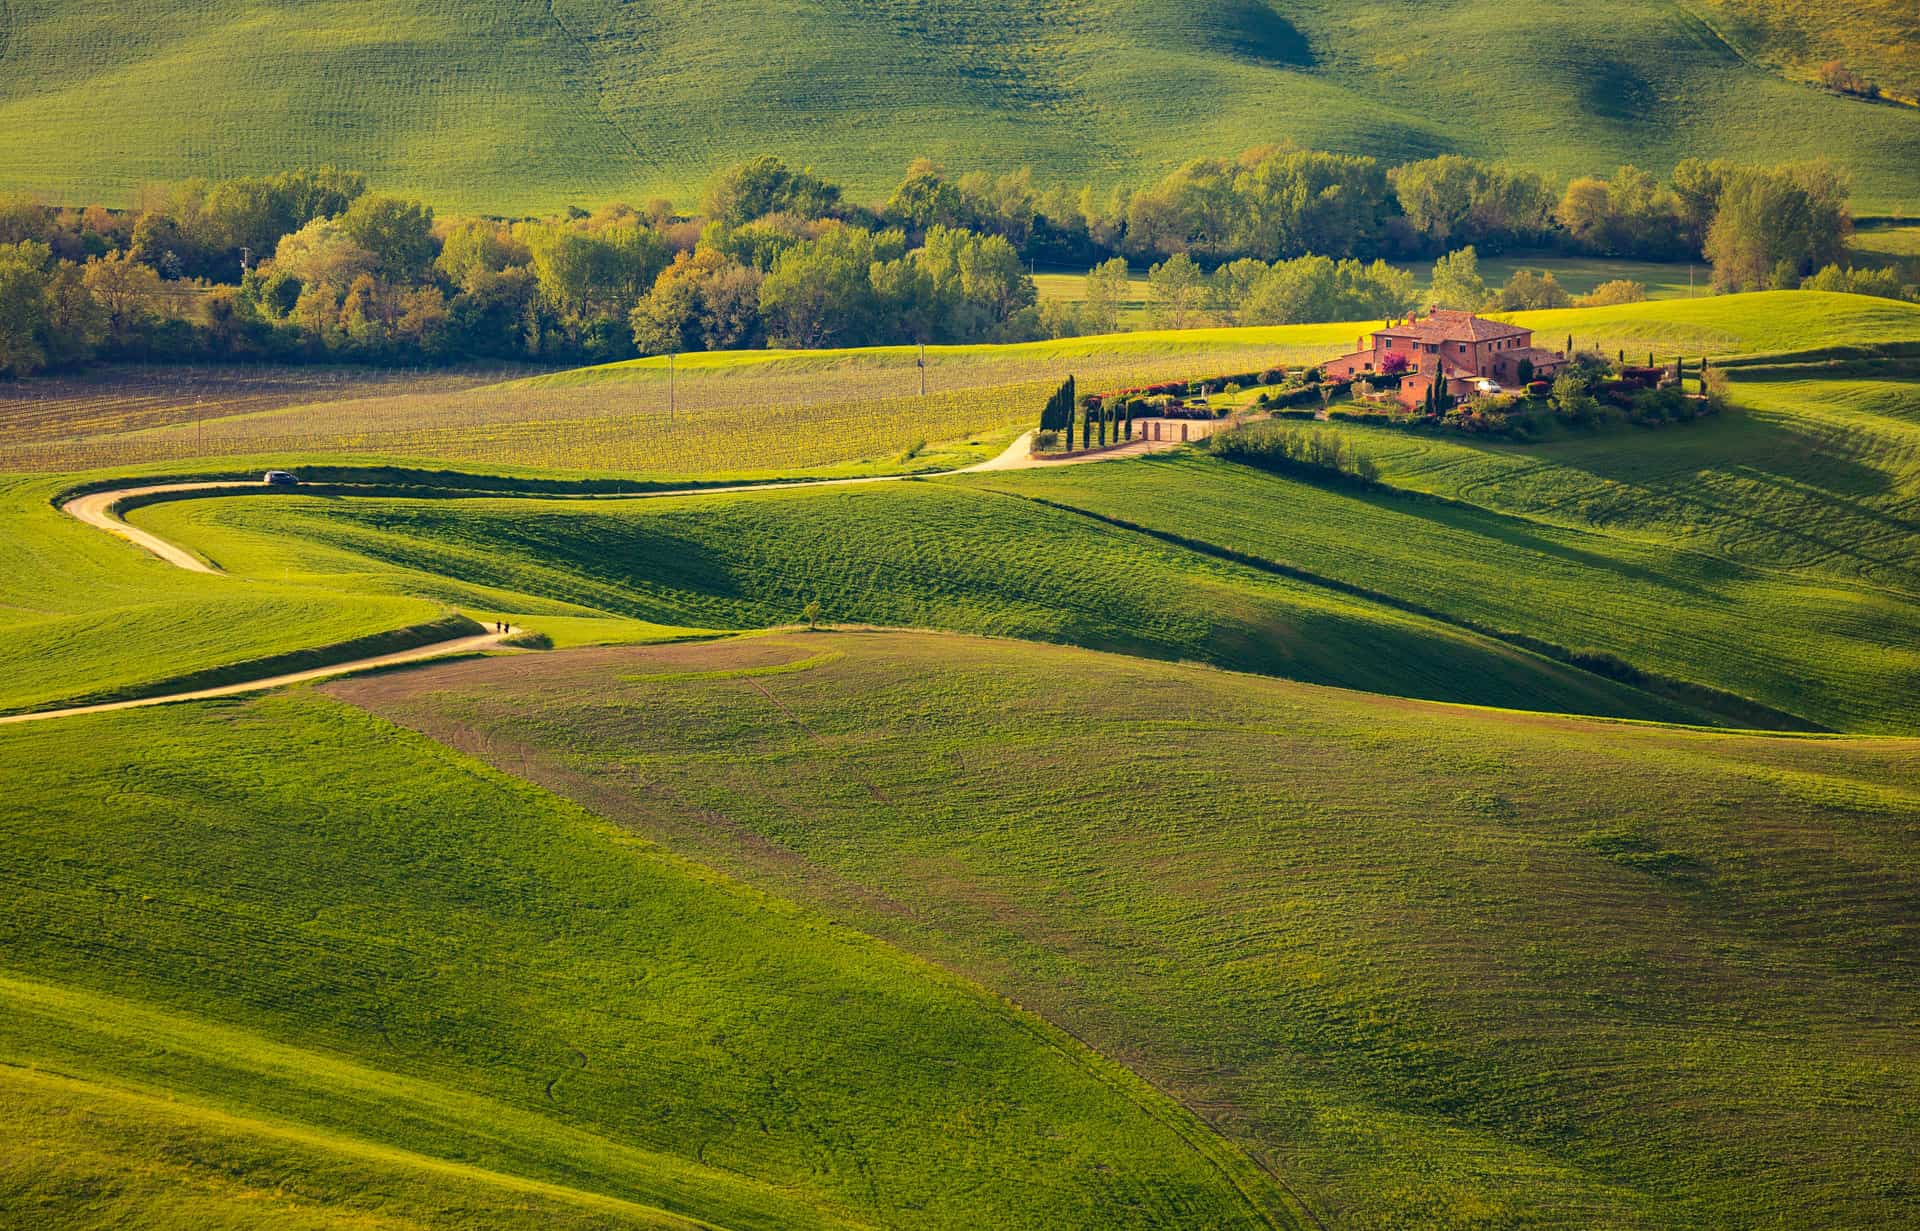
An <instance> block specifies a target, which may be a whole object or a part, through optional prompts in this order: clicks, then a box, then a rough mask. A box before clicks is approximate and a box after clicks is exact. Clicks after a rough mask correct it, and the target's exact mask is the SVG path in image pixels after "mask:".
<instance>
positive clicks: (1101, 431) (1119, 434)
mask: <svg viewBox="0 0 1920 1231" xmlns="http://www.w3.org/2000/svg"><path fill="white" fill-rule="evenodd" d="M1076 417H1077V418H1078V419H1079V421H1080V447H1081V448H1082V449H1090V448H1093V447H1094V445H1095V439H1094V437H1095V434H1096V433H1098V436H1099V440H1098V444H1099V445H1100V447H1102V448H1104V447H1105V446H1106V443H1107V429H1108V425H1109V424H1111V425H1112V428H1113V439H1114V442H1115V443H1116V444H1117V443H1119V442H1120V441H1121V440H1123V439H1124V440H1132V439H1133V403H1132V402H1131V401H1129V400H1127V399H1124V398H1123V399H1121V400H1119V401H1118V402H1115V403H1113V404H1107V403H1104V402H1102V401H1101V400H1100V399H1099V398H1096V397H1093V396H1091V395H1089V396H1087V397H1085V398H1078V397H1076V396H1075V386H1074V380H1073V377H1071V376H1069V377H1067V379H1066V380H1065V382H1063V383H1062V384H1061V386H1060V387H1059V388H1058V389H1055V390H1054V391H1053V396H1052V397H1050V398H1048V399H1047V404H1046V406H1045V407H1044V408H1043V409H1042V410H1041V411H1040V430H1041V431H1043V432H1058V433H1060V438H1061V441H1062V443H1063V444H1064V445H1065V446H1066V447H1067V448H1068V449H1072V448H1073V424H1074V420H1075V418H1076ZM1123 433H1124V435H1123Z"/></svg>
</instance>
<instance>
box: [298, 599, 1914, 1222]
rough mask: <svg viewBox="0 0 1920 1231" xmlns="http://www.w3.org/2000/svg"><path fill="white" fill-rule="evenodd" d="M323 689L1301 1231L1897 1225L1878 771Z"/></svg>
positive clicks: (1124, 665) (1480, 734) (1271, 725)
mask: <svg viewBox="0 0 1920 1231" xmlns="http://www.w3.org/2000/svg"><path fill="white" fill-rule="evenodd" d="M781 665H788V666H790V667H799V668H803V669H789V670H785V671H778V672H776V671H773V670H769V668H773V667H777V666H781ZM329 691H331V692H334V693H336V694H338V695H344V696H346V697H348V698H349V699H352V700H355V701H357V702H358V703H361V704H364V705H367V706H369V707H371V708H373V709H374V710H376V711H377V712H380V713H382V714H384V715H387V716H390V717H393V718H395V719H397V720H399V721H401V722H403V723H405V724H408V725H412V726H416V727H418V728H419V729H422V730H424V731H427V732H429V733H432V734H435V735H437V736H439V737H441V738H443V739H446V740H448V741H449V742H451V743H453V744H455V745H456V746H460V747H463V748H467V749H470V750H472V751H475V752H477V753H479V754H480V755H482V756H486V757H489V758H492V759H494V760H495V761H496V762H497V763H499V764H502V765H507V766H511V767H512V768H513V769H514V770H515V771H516V772H518V773H523V774H526V775H527V776H529V777H531V778H532V779H533V780H535V781H538V782H542V783H544V784H546V785H548V786H550V787H552V788H553V789H556V790H558V791H561V792H563V793H567V794H570V795H572V796H574V797H575V798H577V799H580V800H581V801H583V802H586V803H588V804H589V805H590V806H591V807H593V808H594V809H595V810H597V811H598V812H600V813H601V814H603V815H606V816H608V817H611V818H614V819H616V820H618V821H619V822H620V823H622V824H625V825H628V826H631V827H633V828H635V829H636V830H637V831H638V832H641V833H644V834H647V835H649V836H652V837H654V838H656V839H657V840H659V841H661V842H662V843H664V844H666V845H668V846H669V847H671V848H673V849H675V850H679V851H682V852H685V853H688V854H691V855H693V856H694V857H696V858H699V859H702V860H704V861H707V862H710V863H712V864H714V865H716V866H718V867H722V868H726V869H728V870H730V871H733V872H735V873H737V874H739V875H741V876H743V877H746V878H748V879H751V880H754V881H756V882H758V883H760V884H761V885H763V886H765V887H767V888H769V889H771V890H773V891H775V892H778V893H782V894H787V895H791V896H794V897H796V898H799V899H802V900H806V901H810V902H814V903H817V904H819V905H820V906H821V907H822V908H823V909H826V910H828V911H830V912H832V913H834V914H835V915H837V916H838V917H840V918H843V919H845V920H847V921H848V922H850V923H853V924H855V925H856V926H859V927H861V928H865V929H868V930H870V931H872V932H874V933H875V934H877V935H880V936H883V937H886V938H889V939H890V940H893V941H894V942H896V943H898V944H900V945H902V946H904V947H907V948H909V949H912V950H915V951H917V952H919V953H921V954H923V955H925V956H927V957H929V958H931V959H933V960H935V961H937V962H940V963H941V964H943V965H946V966H948V967H950V968H952V969H955V970H958V971H961V972H963V973H966V974H968V975H970V976H972V977H974V978H977V979H979V980H980V981H982V982H984V983H986V984H987V985H989V986H991V987H994V988H996V989H997V990H1000V991H1002V992H1003V993H1005V994H1007V995H1010V996H1012V997H1013V998H1014V999H1016V1000H1018V1001H1019V1002H1020V1003H1022V1004H1027V1005H1031V1006H1033V1007H1035V1008H1036V1009H1037V1010H1038V1011H1040V1012H1042V1013H1043V1014H1045V1015H1047V1016H1048V1017H1049V1018H1051V1019H1052V1020H1055V1021H1057V1022H1060V1023H1061V1024H1062V1025H1063V1026H1065V1027H1066V1028H1067V1029H1069V1030H1071V1031H1073V1032H1074V1033H1075V1034H1077V1035H1079V1036H1080V1037H1082V1038H1085V1039H1087V1040H1088V1041H1089V1042H1090V1043H1092V1044H1093V1045H1094V1046H1095V1047H1097V1048H1099V1049H1100V1050H1102V1051H1104V1052H1106V1053H1107V1054H1110V1055H1113V1056H1116V1057H1119V1058H1122V1059H1124V1060H1125V1061H1126V1062H1127V1063H1129V1064H1130V1065H1131V1066H1133V1067H1134V1068H1135V1069H1136V1070H1138V1071H1139V1072H1141V1073H1143V1074H1144V1075H1146V1076H1147V1077H1148V1078H1149V1079H1150V1080H1153V1081H1154V1082H1156V1083H1157V1084H1159V1085H1161V1086H1162V1087H1163V1088H1165V1089H1168V1090H1170V1091H1172V1092H1174V1093H1176V1094H1177V1095H1179V1096H1180V1097H1181V1098H1183V1099H1184V1100H1185V1101H1186V1102H1188V1103H1189V1105H1191V1106H1194V1107H1196V1108H1199V1109H1201V1111H1202V1113H1203V1114H1204V1115H1205V1116H1206V1117H1207V1118H1208V1119H1209V1120H1210V1121H1211V1122H1212V1123H1214V1124H1215V1125H1216V1126H1218V1127H1220V1128H1221V1129H1222V1131H1224V1132H1225V1133H1227V1134H1228V1135H1229V1136H1230V1137H1232V1138H1234V1139H1236V1140H1238V1141H1239V1142H1241V1143H1243V1144H1244V1145H1245V1146H1246V1147H1247V1148H1248V1149H1249V1150H1251V1151H1253V1152H1255V1153H1256V1154H1257V1155H1259V1156H1261V1157H1263V1158H1264V1159H1266V1160H1267V1161H1268V1162H1269V1163H1270V1164H1271V1165H1272V1166H1273V1167H1274V1168H1275V1170H1276V1171H1277V1172H1278V1173H1279V1174H1280V1175H1281V1176H1282V1177H1284V1178H1285V1179H1286V1180H1287V1182H1288V1183H1289V1185H1290V1186H1292V1187H1293V1188H1294V1189H1295V1190H1296V1191H1298V1192H1299V1193H1301V1194H1302V1196H1303V1197H1304V1198H1305V1200H1306V1201H1307V1203H1308V1205H1309V1206H1310V1207H1311V1208H1313V1209H1314V1211H1315V1212H1316V1214H1317V1215H1318V1216H1319V1218H1320V1219H1321V1220H1322V1222H1323V1224H1324V1225H1326V1226H1328V1227H1355V1228H1359V1227H1369V1228H1372V1227H1408V1228H1411V1227H1420V1228H1476V1229H1480V1231H1492V1229H1496V1228H1520V1227H1534V1228H1539V1227H1567V1228H1582V1229H1585V1228H1595V1227H1609V1228H1640V1227H1645V1228H1654V1227H1674V1228H1680V1227H1686V1228H1722V1227H1725V1228H1735V1227H1752V1226H1828V1227H1841V1226H1847V1227H1869V1226H1892V1225H1901V1224H1904V1223H1908V1222H1911V1221H1913V1220H1914V1219H1915V1218H1916V1217H1920V1192H1917V1191H1916V1190H1915V1188H1914V1186H1913V1184H1912V1166H1911V1164H1912V1157H1913V1150H1914V1148H1915V1145H1916V1142H1920V1120H1916V1119H1915V1116H1914V1110H1913V1109H1914V1108H1915V1107H1916V1106H1920V1050H1917V1049H1916V1044H1915V1036H1914V1035H1913V1033H1912V1031H1911V1029H1910V1025H1911V1022H1912V1020H1913V1018H1914V1015H1915V1013H1916V1011H1920V968H1916V965H1915V961H1914V954H1915V952H1916V950H1915V942H1916V940H1920V936H1916V935H1915V926H1916V924H1915V921H1916V919H1920V913H1917V911H1916V908H1917V907H1920V866H1916V862H1915V851H1916V848H1915V846H1914V844H1913V841H1912V838H1913V834H1914V832H1915V827H1916V825H1920V795H1916V793H1915V791H1914V789H1913V787H1914V783H1915V782H1916V781H1920V777H1917V775H1920V745H1916V744H1915V743H1914V742H1913V741H1911V740H1901V741H1892V740H1861V739H1847V740H1834V739H1805V738H1802V739H1777V738H1758V737H1751V736H1728V735H1722V734H1717V733H1708V732H1692V731H1679V730H1673V729H1663V728H1641V727H1632V726H1624V725H1618V724H1603V723H1594V722H1588V721H1579V720H1568V719H1560V718H1551V717H1540V716H1526V715H1515V714H1507V713H1498V712H1486V711H1464V710H1450V709H1444V708H1440V707H1433V706H1428V705H1423V704H1417V703H1412V702H1397V701H1389V700H1383V699H1380V698H1375V697H1363V696H1356V695H1353V694H1347V693H1338V692H1331V691H1326V690H1321V689H1315V688H1310V687H1305V686H1301V685H1296V684H1289V683H1282V682H1278V681H1265V680H1259V679H1254V678H1250V677H1245V676H1234V675H1228V674H1222V673H1216V672H1211V671H1207V670H1204V669H1197V668H1192V667H1184V666H1173V665H1164V664H1153V663H1144V662H1140V661H1137V660H1128V659H1122V658H1116V657H1108V656H1102V655H1093V654H1088V653H1085V652H1083V651H1077V650H1064V649H1059V648H1052V647H1039V646H1031V645H1022V644H1018V643H1009V642H1001V641H991V642H989V641H974V640H969V639H964V638H953V637H944V636H936V635H928V634H917V633H915V634H904V633H903V634H817V635H804V634H802V635H791V636H786V637H780V638H768V639H761V640H757V641H744V642H732V643H721V644H714V645H706V646H690V647H678V648H672V649H647V650H636V651H585V652H581V653H578V654H568V655H558V656H549V657H548V658H547V659H546V660H545V661H544V662H542V663H540V664H539V669H538V670H537V671H535V670H531V669H529V668H528V667H527V665H526V664H524V663H513V662H506V661H493V662H482V663H472V664H458V665H450V666H447V667H444V668H434V669H431V670H428V671H425V672H421V673H418V674H414V675H406V676H395V677H391V678H389V679H384V680H366V681H354V682H349V683H346V684H342V685H335V686H332V687H330V689H329ZM716 818H724V824H722V823H716Z"/></svg>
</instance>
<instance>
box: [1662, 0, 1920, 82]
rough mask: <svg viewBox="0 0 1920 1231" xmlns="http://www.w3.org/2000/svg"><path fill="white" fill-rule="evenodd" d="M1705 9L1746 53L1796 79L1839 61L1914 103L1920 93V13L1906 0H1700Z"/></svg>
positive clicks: (1724, 34)
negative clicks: (1829, 0)
mask: <svg viewBox="0 0 1920 1231" xmlns="http://www.w3.org/2000/svg"><path fill="white" fill-rule="evenodd" d="M1700 11H1701V14H1702V15H1703V16H1704V17H1705V18H1706V19H1707V20H1708V21H1711V22H1712V23H1713V25H1714V28H1715V29H1716V30H1718V31H1719V32H1720V33H1721V34H1722V35H1723V36H1725V37H1726V38H1727V40H1728V41H1729V42H1730V43H1731V44H1732V45H1733V46H1734V47H1737V48H1738V49H1739V50H1740V51H1741V52H1742V53H1744V54H1746V55H1748V56H1751V57H1752V58H1754V59H1756V60H1759V61H1761V62H1763V63H1766V64H1770V65H1774V66H1778V67H1780V68H1783V69H1785V70H1786V71H1787V72H1788V73H1789V74H1791V75H1793V76H1796V77H1799V78H1801V79H1811V78H1812V77H1813V76H1814V75H1815V73H1816V72H1817V71H1818V69H1819V67H1820V66H1821V65H1822V64H1824V63H1826V62H1827V61H1829V60H1839V61H1841V62H1842V63H1844V64H1845V65H1846V66H1847V67H1849V68H1851V69H1853V70H1854V71H1856V72H1859V73H1862V74H1864V75H1865V76H1867V77H1870V78H1872V79H1874V80H1875V81H1877V82H1879V83H1880V85H1881V87H1882V88H1883V89H1886V90H1887V91H1889V92H1891V93H1893V94H1896V95H1903V96H1904V97H1905V98H1906V100H1908V101H1912V100H1913V98H1914V96H1915V95H1916V94H1920V12H1916V11H1915V9H1914V7H1913V6H1912V5H1911V4H1906V3H1903V2H1902V0H1860V2H1858V3H1853V4H1846V5H1832V4H1824V3H1821V2H1820V0H1700Z"/></svg>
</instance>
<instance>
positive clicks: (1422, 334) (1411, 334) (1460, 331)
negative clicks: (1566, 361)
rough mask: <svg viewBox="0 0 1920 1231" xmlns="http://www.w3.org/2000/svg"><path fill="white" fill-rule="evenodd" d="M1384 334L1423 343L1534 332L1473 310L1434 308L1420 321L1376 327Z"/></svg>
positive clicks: (1472, 339)
mask: <svg viewBox="0 0 1920 1231" xmlns="http://www.w3.org/2000/svg"><path fill="white" fill-rule="evenodd" d="M1375 332H1376V333H1378V334H1379V335H1380V336H1382V337H1388V338H1413V339H1415V340H1416V341H1420V342H1487V341H1491V340H1492V339H1494V338H1511V337H1515V336H1517V335H1520V334H1526V333H1531V332H1532V330H1530V329H1522V328H1520V327H1519V326H1518V325H1508V324H1505V323H1504V322H1501V321H1490V320H1487V319H1486V318H1485V317H1481V316H1475V315H1474V314H1473V313H1471V312H1459V311H1455V310H1453V309H1450V308H1435V309H1434V310H1433V311H1432V312H1429V313H1428V314H1427V315H1425V316H1423V317H1421V318H1420V319H1419V320H1414V321H1407V322H1405V323H1404V324H1400V325H1395V326H1393V327H1392V328H1390V329H1380V330H1376V331H1375Z"/></svg>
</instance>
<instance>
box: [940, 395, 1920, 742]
mask: <svg viewBox="0 0 1920 1231" xmlns="http://www.w3.org/2000/svg"><path fill="white" fill-rule="evenodd" d="M1860 366H1861V373H1862V374H1860V375H1858V376H1853V377H1849V376H1848V375H1847V373H1846V369H1845V367H1844V366H1836V364H1835V362H1834V361H1832V360H1817V361H1813V362H1807V363H1765V364H1762V363H1755V364H1753V365H1750V366H1741V367H1736V368H1729V369H1728V371H1730V372H1731V373H1733V374H1734V376H1735V378H1736V379H1735V383H1734V385H1733V391H1734V397H1735V400H1736V401H1737V402H1738V403H1739V404H1740V405H1741V406H1743V407H1746V408H1747V409H1744V410H1741V411H1736V412H1731V413H1729V414H1728V415H1726V416H1724V417H1723V418H1721V419H1720V420H1717V421H1711V422H1703V423H1698V424H1694V425H1692V426H1689V427H1685V428H1674V429H1669V430H1663V431H1653V432H1649V431H1627V432H1622V433H1614V434H1608V435H1602V436H1585V437H1581V436H1576V437H1571V438H1567V439H1561V440H1557V441H1552V442H1547V443H1541V444H1532V445H1526V446H1511V445H1488V444H1485V443H1481V442H1473V443H1469V442H1466V441H1462V440H1459V439H1458V438H1452V439H1448V438H1432V437H1419V436H1410V435H1406V434H1401V433H1393V432H1386V431H1377V430H1367V429H1362V428H1355V427H1336V428H1335V429H1333V430H1341V431H1345V432H1347V433H1348V434H1349V435H1350V438H1351V439H1352V440H1353V443H1354V444H1355V446H1356V447H1357V448H1360V449H1362V450H1364V451H1366V452H1367V453H1368V454H1369V455H1370V456H1372V457H1373V458H1374V459H1375V460H1376V461H1377V462H1378V463H1379V464H1380V465H1381V467H1382V468H1383V470H1384V471H1385V477H1386V480H1387V481H1388V482H1389V483H1390V484H1393V485H1395V486H1398V487H1402V488H1410V489H1413V490H1415V491H1417V492H1423V493H1434V494H1438V495H1441V496H1444V497H1445V498H1446V501H1445V502H1436V501H1433V500H1428V499H1422V498H1418V497H1410V496H1408V495H1404V494H1398V493H1395V492H1392V491H1381V492H1376V493H1371V494H1364V495H1356V494H1354V493H1352V492H1350V491H1344V490H1329V489H1326V488H1321V487H1316V486H1313V485H1311V484H1306V483H1301V482H1298V481H1294V480H1289V479H1285V478H1282V477H1279V476H1276V475H1272V474H1267V473H1264V472H1262V471H1258V470H1253V469H1250V468H1246V467H1241V466H1235V465H1231V464H1228V463H1224V462H1219V461H1214V460H1211V459H1206V458H1201V457H1195V456H1181V457H1168V458H1159V459H1151V460H1143V461H1141V462H1137V463H1133V464H1130V465H1127V466H1124V467H1104V468H1092V469H1089V468H1086V467H1081V468H1078V469H1074V470H1060V471H1052V472H1044V473H1037V474H1006V475H990V476H988V475H982V476H978V477H976V478H973V479H969V480H965V482H967V483H968V484H969V485H970V486H974V487H984V488H989V489H992V490H996V491H1004V492H1007V493H1009V494H1012V495H1015V496H1019V497H1022V498H1026V499H1040V500H1046V501H1049V502H1051V504H1053V505H1054V506H1058V507H1067V508H1073V509H1079V510H1084V511H1085V512H1087V513H1090V514H1094V515H1098V516H1102V517H1106V518H1116V519H1121V520H1123V521H1125V522H1127V523H1129V524H1132V525H1136V526H1139V527H1142V528H1143V529H1145V530H1146V531H1150V532H1153V533H1157V534H1160V535H1171V536H1175V537H1177V538H1178V539H1179V540H1180V541H1183V542H1188V543H1193V544H1198V545H1206V546H1210V547H1212V548H1216V549H1224V550H1227V551H1231V552H1235V553H1240V554H1242V555H1244V556H1248V557H1252V558H1255V559H1258V560H1262V561H1268V562H1271V563H1272V564H1273V565H1275V566H1277V567H1281V568H1287V569H1293V570H1304V571H1305V572H1307V573H1309V574H1311V575H1314V576H1316V577H1320V578H1324V579H1326V580H1327V581H1328V582H1329V583H1332V584H1338V585H1346V586H1360V587H1365V588H1366V589H1369V590H1372V591H1377V592H1383V593H1385V594H1388V595H1391V596H1393V597H1394V598H1396V599H1399V600H1402V601H1405V602H1407V603H1411V604H1416V605H1417V606H1419V607H1420V608H1423V609H1428V610H1437V611H1442V612H1445V613H1447V614H1449V615H1451V616H1453V617H1455V618H1458V619H1461V620H1465V621H1469V622H1471V623H1472V624H1474V625H1476V626H1479V627H1486V628H1493V629H1501V630H1508V631H1511V632H1515V633H1521V634H1525V635H1530V636H1533V637H1538V638H1542V639H1544V640H1547V641H1550V642H1553V643H1555V644H1558V645H1562V646H1569V647H1575V648H1580V649H1590V650H1598V651H1601V652H1604V653H1608V654H1612V655H1615V656H1617V657H1619V658H1623V659H1625V660H1627V661H1630V662H1633V663H1635V664H1636V665H1638V666H1641V667H1643V668H1647V669H1650V670H1653V671H1656V672H1659V673H1661V674H1664V675H1668V676H1672V677H1676V678H1680V679H1688V680H1694V681H1698V682H1701V683H1707V684H1712V685H1714V686H1716V687H1720V688H1723V689H1727V690H1729V691H1732V692H1735V693H1738V694H1740V695H1742V696H1748V697H1753V698H1755V699H1757V700H1761V701H1763V702H1766V703H1768V704H1770V705H1773V706H1775V707H1778V708H1781V709H1784V710H1786V711H1788V712H1791V713H1796V714H1800V715H1802V716H1804V717H1807V718H1810V719H1813V720H1815V721H1817V722H1820V723H1822V724H1824V725H1827V726H1831V727H1834V728H1837V729H1844V730H1856V731H1857V730H1871V731H1899V732H1913V731H1916V730H1920V708H1917V707H1916V706H1915V705H1914V703H1913V698H1914V697H1915V696H1917V695H1920V657H1916V655H1915V654H1914V651H1913V646H1912V645H1911V639H1910V637H1909V636H1908V631H1907V630H1910V629H1912V628H1914V627H1915V626H1916V625H1920V570H1916V568H1915V561H1916V560H1917V559H1920V516H1917V515H1916V514H1917V513H1920V395H1917V394H1916V388H1920V385H1917V384H1916V381H1915V374H1916V373H1915V370H1914V366H1913V364H1912V363H1911V362H1910V361H1909V362H1906V363H1901V362H1880V363H1875V364H1871V365H1860Z"/></svg>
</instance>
